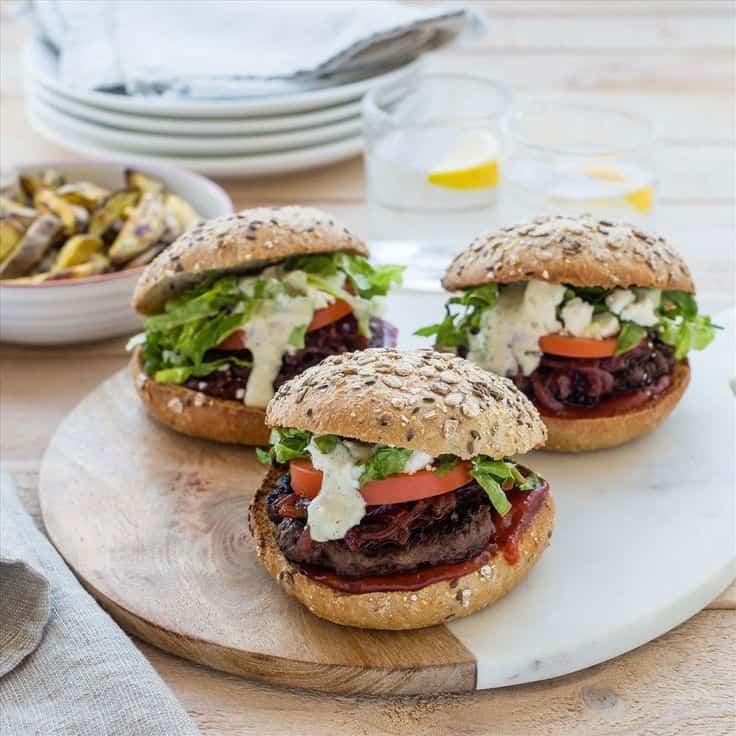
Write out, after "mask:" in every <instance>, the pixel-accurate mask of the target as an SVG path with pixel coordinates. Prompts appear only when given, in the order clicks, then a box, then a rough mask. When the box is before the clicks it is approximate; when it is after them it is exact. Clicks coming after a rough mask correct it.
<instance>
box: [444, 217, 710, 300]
mask: <svg viewBox="0 0 736 736" xmlns="http://www.w3.org/2000/svg"><path fill="white" fill-rule="evenodd" d="M530 279H538V280H544V281H548V282H550V283H553V284H571V285H573V286H602V287H604V288H606V289H612V288H615V287H622V288H626V287H628V286H642V287H651V288H657V289H672V290H676V291H687V292H690V293H693V292H694V291H695V286H694V284H693V280H692V277H691V275H690V271H689V270H688V267H687V265H686V264H685V262H684V261H683V260H682V257H681V256H680V255H679V254H678V253H677V251H676V250H675V249H674V248H673V247H672V246H671V245H669V244H668V243H667V242H666V241H665V240H664V238H661V237H654V236H652V235H648V234H646V233H644V232H642V231H641V230H639V229H638V228H636V227H635V226H633V225H630V224H628V223H620V222H617V223H613V222H611V221H608V220H598V219H595V218H593V217H591V216H590V215H581V216H580V217H570V216H562V215H548V216H544V217H538V218H537V219H535V220H532V221H531V222H526V223H522V224H519V225H514V226H510V227H505V228H501V229H500V230H497V231H495V232H491V233H487V234H485V235H481V236H480V237H478V238H476V239H475V240H474V241H473V242H472V243H471V244H470V246H469V247H468V248H466V249H465V250H463V251H461V252H460V253H458V254H457V255H456V256H455V258H454V260H453V261H452V263H451V264H450V266H449V268H448V269H447V272H446V273H445V275H444V277H443V279H442V285H443V286H444V287H445V288H446V289H448V290H449V291H454V290H456V289H467V288H468V287H471V286H479V285H480V284H485V283H488V282H495V283H499V284H505V283H511V282H513V281H529V280H530Z"/></svg>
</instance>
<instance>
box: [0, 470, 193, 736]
mask: <svg viewBox="0 0 736 736" xmlns="http://www.w3.org/2000/svg"><path fill="white" fill-rule="evenodd" d="M197 733H198V731H197V729H196V727H195V726H194V724H193V723H192V722H191V721H190V720H189V718H188V716H187V714H186V713H185V711H184V709H183V708H182V707H181V705H180V704H179V703H178V702H177V700H176V699H175V698H174V696H173V695H172V693H171V692H170V691H169V690H168V688H167V687H166V685H164V683H163V682H162V680H161V678H160V677H159V676H158V674H157V673H156V671H155V670H154V669H153V667H151V665H150V664H149V663H148V662H147V661H146V659H145V658H144V657H143V655H142V654H141V653H140V652H139V651H138V650H137V649H136V648H135V647H134V646H133V644H132V642H131V641H130V639H129V638H128V637H127V636H126V635H125V634H124V633H123V631H122V630H121V629H119V628H118V627H117V625H116V624H115V622H114V621H113V620H112V619H111V618H110V617H109V616H108V615H107V614H106V613H105V612H104V611H103V610H102V609H101V608H100V607H99V606H98V605H97V603H95V601H94V599H93V598H92V597H91V596H90V595H89V594H88V593H87V592H86V591H85V590H84V589H83V588H82V586H81V585H80V584H79V582H78V581H77V579H76V578H75V577H74V575H73V574H72V572H71V571H70V570H69V568H68V567H67V566H66V565H65V564H64V561H63V560H62V559H61V557H59V555H58V554H57V552H56V550H55V549H54V548H53V547H52V546H51V543H50V542H49V541H48V540H47V539H46V537H45V536H44V535H43V534H42V533H41V532H40V531H39V530H38V529H37V528H36V526H35V525H34V523H33V520H32V519H31V517H30V516H29V515H28V514H27V513H26V512H25V510H24V509H23V507H22V506H21V504H20V501H19V500H18V498H17V496H16V494H15V487H14V484H13V481H12V479H11V477H10V476H9V475H8V474H7V473H6V472H5V471H3V470H2V469H0V734H4V735H5V734H7V735H8V736H10V734H13V736H24V735H26V734H28V736H30V734H43V736H69V735H70V734H74V736H162V734H166V736H196V734H197Z"/></svg>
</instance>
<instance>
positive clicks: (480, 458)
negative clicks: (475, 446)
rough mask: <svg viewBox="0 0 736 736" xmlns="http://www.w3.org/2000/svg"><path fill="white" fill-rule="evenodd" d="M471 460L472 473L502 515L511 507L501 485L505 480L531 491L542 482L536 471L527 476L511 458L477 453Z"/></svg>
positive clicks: (523, 489)
mask: <svg viewBox="0 0 736 736" xmlns="http://www.w3.org/2000/svg"><path fill="white" fill-rule="evenodd" d="M471 462H472V468H471V471H470V475H471V476H472V477H473V478H474V479H475V480H476V481H477V483H478V485H479V486H480V487H481V488H482V489H483V490H484V491H485V492H486V493H487V494H488V498H489V500H490V502H491V505H492V506H493V508H494V509H496V511H497V512H498V513H499V514H500V515H501V516H505V515H506V514H507V513H508V512H509V510H510V509H511V504H510V503H509V500H508V498H506V493H505V492H504V490H503V488H502V487H501V486H502V484H503V483H504V482H505V481H511V482H512V483H513V484H514V486H515V487H516V488H518V489H519V490H520V491H531V490H533V489H534V488H536V487H537V486H539V484H540V483H541V481H540V479H539V478H538V477H537V476H536V475H535V474H534V473H530V474H529V475H528V476H527V477H526V478H525V477H524V476H523V475H522V473H521V472H520V471H519V469H518V468H517V467H516V465H515V464H514V463H512V462H511V461H510V460H494V459H493V458H491V457H488V456H487V455H477V456H476V457H474V458H473V459H472V461H471Z"/></svg>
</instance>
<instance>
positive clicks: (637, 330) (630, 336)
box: [615, 322, 647, 355]
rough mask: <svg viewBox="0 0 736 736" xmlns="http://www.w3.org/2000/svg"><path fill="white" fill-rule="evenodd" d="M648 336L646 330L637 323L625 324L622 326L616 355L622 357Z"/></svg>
mask: <svg viewBox="0 0 736 736" xmlns="http://www.w3.org/2000/svg"><path fill="white" fill-rule="evenodd" d="M646 334H647V331H646V329H644V327H642V326H641V325H637V324H636V323H635V322H624V323H623V324H622V325H621V332H619V333H618V340H617V341H616V353H615V355H621V354H622V353H625V352H626V351H627V350H631V348H633V347H635V346H636V345H638V344H639V343H640V342H641V341H642V339H643V338H644V335H646Z"/></svg>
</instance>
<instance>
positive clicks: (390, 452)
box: [360, 447, 411, 487]
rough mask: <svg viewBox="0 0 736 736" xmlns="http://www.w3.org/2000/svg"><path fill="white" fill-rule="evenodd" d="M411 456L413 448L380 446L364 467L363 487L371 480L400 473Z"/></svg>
mask: <svg viewBox="0 0 736 736" xmlns="http://www.w3.org/2000/svg"><path fill="white" fill-rule="evenodd" d="M410 456H411V450H406V449H404V448H403V447H379V448H378V449H377V450H376V451H375V452H374V453H373V455H372V456H371V459H370V460H368V462H367V463H366V464H365V466H364V468H363V472H362V473H361V475H360V485H361V487H362V486H364V485H365V484H366V483H367V482H368V481H369V480H385V479H386V478H388V477H389V475H395V474H396V473H400V472H401V471H402V470H403V469H404V466H405V465H406V461H407V460H408V459H409V457H410Z"/></svg>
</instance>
